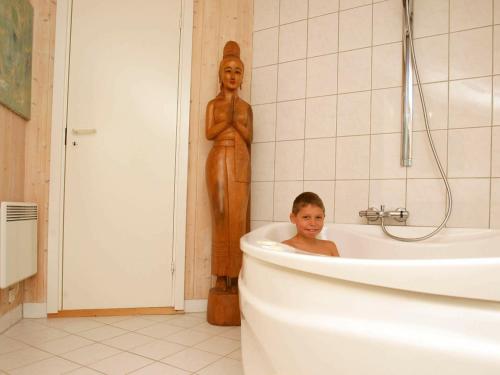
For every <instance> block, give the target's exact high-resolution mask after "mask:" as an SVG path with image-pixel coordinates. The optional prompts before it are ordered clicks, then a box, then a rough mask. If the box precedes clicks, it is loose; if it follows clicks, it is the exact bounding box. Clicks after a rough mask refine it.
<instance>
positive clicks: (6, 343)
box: [0, 335, 28, 355]
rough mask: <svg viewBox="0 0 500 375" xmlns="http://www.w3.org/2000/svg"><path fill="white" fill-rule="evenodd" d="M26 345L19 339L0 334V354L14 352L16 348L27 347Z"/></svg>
mask: <svg viewBox="0 0 500 375" xmlns="http://www.w3.org/2000/svg"><path fill="white" fill-rule="evenodd" d="M27 347H28V345H26V344H25V343H23V342H21V341H17V340H15V339H11V338H10V337H7V336H4V335H1V336H0V355H1V354H5V353H10V352H14V351H16V350H20V349H24V348H27Z"/></svg>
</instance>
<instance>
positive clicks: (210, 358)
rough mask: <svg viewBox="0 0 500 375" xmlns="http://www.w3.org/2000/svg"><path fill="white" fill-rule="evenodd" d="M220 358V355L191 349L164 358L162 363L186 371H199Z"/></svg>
mask: <svg viewBox="0 0 500 375" xmlns="http://www.w3.org/2000/svg"><path fill="white" fill-rule="evenodd" d="M220 358H221V357H220V356H219V355H216V354H212V353H208V352H205V351H203V350H198V349H192V348H190V349H186V350H183V351H182V352H179V353H176V354H174V355H171V356H170V357H167V358H164V359H162V360H161V362H164V363H166V364H169V365H172V366H175V367H179V368H181V369H183V370H186V371H197V370H199V369H202V368H203V367H206V366H207V365H209V364H210V363H213V362H215V361H216V360H218V359H220Z"/></svg>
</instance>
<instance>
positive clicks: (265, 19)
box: [253, 0, 280, 30]
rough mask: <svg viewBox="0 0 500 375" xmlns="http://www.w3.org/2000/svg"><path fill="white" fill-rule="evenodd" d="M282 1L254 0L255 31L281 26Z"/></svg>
mask: <svg viewBox="0 0 500 375" xmlns="http://www.w3.org/2000/svg"><path fill="white" fill-rule="evenodd" d="M279 11H280V0H254V2H253V29H254V30H261V29H267V28H269V27H273V26H277V25H278V24H279V16H280V13H279Z"/></svg>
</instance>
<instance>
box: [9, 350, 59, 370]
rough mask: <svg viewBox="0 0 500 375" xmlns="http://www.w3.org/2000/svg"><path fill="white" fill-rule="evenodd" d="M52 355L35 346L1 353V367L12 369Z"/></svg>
mask: <svg viewBox="0 0 500 375" xmlns="http://www.w3.org/2000/svg"><path fill="white" fill-rule="evenodd" d="M50 356H51V355H50V354H49V353H47V352H43V351H41V350H38V349H35V348H26V349H21V350H17V351H15V352H11V353H7V354H2V355H0V369H2V370H12V369H15V368H18V367H21V366H26V365H29V364H31V363H33V362H36V361H40V360H42V359H45V358H48V357H50Z"/></svg>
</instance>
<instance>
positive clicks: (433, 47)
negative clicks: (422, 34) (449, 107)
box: [414, 35, 448, 83]
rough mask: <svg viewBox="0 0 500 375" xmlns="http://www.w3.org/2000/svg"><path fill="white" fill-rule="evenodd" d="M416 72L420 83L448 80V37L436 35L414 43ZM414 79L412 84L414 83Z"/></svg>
mask: <svg viewBox="0 0 500 375" xmlns="http://www.w3.org/2000/svg"><path fill="white" fill-rule="evenodd" d="M414 45H415V54H416V55H417V64H418V72H419V75H420V79H421V80H422V83H427V82H435V81H445V80H447V79H448V35H438V36H432V37H427V38H422V39H417V40H415V42H414ZM416 82H417V81H416V79H414V83H416Z"/></svg>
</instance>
